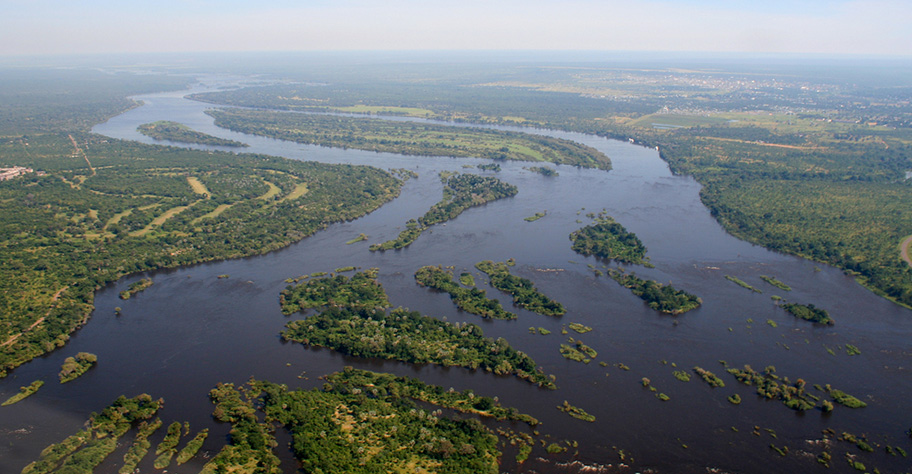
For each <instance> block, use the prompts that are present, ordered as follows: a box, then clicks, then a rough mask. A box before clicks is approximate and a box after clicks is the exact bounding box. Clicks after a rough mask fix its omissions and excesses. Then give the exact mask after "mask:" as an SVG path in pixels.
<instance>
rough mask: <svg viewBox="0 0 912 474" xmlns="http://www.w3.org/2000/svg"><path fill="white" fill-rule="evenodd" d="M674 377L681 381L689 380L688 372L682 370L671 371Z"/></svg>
mask: <svg viewBox="0 0 912 474" xmlns="http://www.w3.org/2000/svg"><path fill="white" fill-rule="evenodd" d="M672 374H674V376H675V378H676V379H678V380H680V381H681V382H690V374H689V373H687V372H686V371H683V370H675V371H673V372H672Z"/></svg>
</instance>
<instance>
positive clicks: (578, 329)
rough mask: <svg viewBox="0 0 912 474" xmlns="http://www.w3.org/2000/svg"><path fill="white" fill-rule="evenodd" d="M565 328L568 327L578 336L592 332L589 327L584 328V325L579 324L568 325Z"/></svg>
mask: <svg viewBox="0 0 912 474" xmlns="http://www.w3.org/2000/svg"><path fill="white" fill-rule="evenodd" d="M567 327H569V328H570V329H572V330H574V331H576V332H578V333H580V334H586V333H587V332H589V331H591V330H592V328H591V327H589V326H586V325H585V324H580V323H570V324H568V325H567Z"/></svg>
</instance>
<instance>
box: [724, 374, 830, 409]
mask: <svg viewBox="0 0 912 474" xmlns="http://www.w3.org/2000/svg"><path fill="white" fill-rule="evenodd" d="M727 370H728V373H730V374H732V375H734V376H735V378H737V379H738V381H739V382H741V383H743V384H745V385H754V386H756V387H757V394H758V395H760V396H761V397H763V398H766V399H770V400H779V401H781V402H782V403H783V404H784V405H785V406H787V407H789V408H791V409H792V410H797V411H805V410H811V409H813V408H815V407H817V402H818V400H819V399H818V398H817V397H815V396H813V395H811V394H810V393H808V392H806V391H805V387H806V383H805V381H804V380H803V379H798V380H796V381H795V382H794V383H792V382H790V381H789V379H788V377H779V376H778V375H776V368H775V367H773V366H769V367H767V368H766V369H764V371H763V372H762V373H761V372H757V371H756V370H754V369H752V368H751V367H750V366H749V365H745V366H744V369H736V368H730V369H727Z"/></svg>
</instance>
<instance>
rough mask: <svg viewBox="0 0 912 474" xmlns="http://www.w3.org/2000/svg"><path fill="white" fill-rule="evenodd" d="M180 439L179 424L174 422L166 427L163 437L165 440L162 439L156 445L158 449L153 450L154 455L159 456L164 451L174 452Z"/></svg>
mask: <svg viewBox="0 0 912 474" xmlns="http://www.w3.org/2000/svg"><path fill="white" fill-rule="evenodd" d="M180 438H181V423H180V422H179V421H175V422H173V423H171V424H170V425H168V433H167V434H166V435H165V438H164V439H162V441H161V443H159V444H158V447H157V448H155V454H161V453H164V452H166V451H174V448H176V447H177V443H179V442H180ZM169 460H170V459H169Z"/></svg>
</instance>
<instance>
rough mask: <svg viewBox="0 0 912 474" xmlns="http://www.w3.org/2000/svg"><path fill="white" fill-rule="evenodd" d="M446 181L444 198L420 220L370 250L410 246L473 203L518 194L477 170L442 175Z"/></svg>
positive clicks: (509, 186)
mask: <svg viewBox="0 0 912 474" xmlns="http://www.w3.org/2000/svg"><path fill="white" fill-rule="evenodd" d="M441 181H443V199H441V200H440V202H438V203H437V204H434V205H433V206H432V207H431V209H430V210H428V211H427V213H425V214H424V216H422V217H421V218H419V219H418V220H417V221H416V220H414V219H411V220H409V221H408V222H407V223H406V228H405V230H403V231H402V232H400V233H399V236H398V237H397V238H396V239H395V240H390V241H387V242H383V243H382V244H373V245H371V246H370V250H371V251H377V250H392V249H401V248H403V247H407V246H408V245H410V244H411V243H412V242H414V241H415V239H417V238H418V236H420V235H421V233H422V232H424V231H425V230H427V228H428V227H430V226H432V225H434V224H440V223H442V222H446V221H448V220H452V219H455V218H456V217H457V216H459V214H462V213H463V212H464V211H465V210H466V209H469V208H470V207H475V206H480V205H482V204H485V203H487V202H489V201H494V200H497V199H502V198H506V197H511V196H515V195H516V193H517V192H519V191H518V189H517V188H516V186H513V185H512V184H507V183H504V182H503V181H501V180H499V179H497V178H492V177H485V176H478V175H474V174H464V173H454V174H450V175H447V176H444V177H442V178H441Z"/></svg>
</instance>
